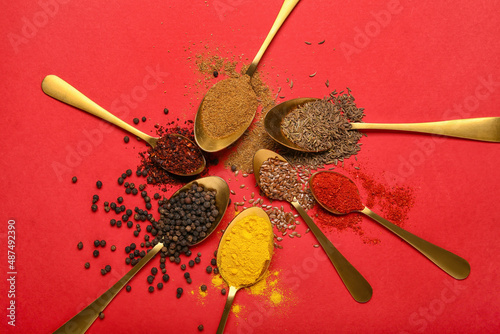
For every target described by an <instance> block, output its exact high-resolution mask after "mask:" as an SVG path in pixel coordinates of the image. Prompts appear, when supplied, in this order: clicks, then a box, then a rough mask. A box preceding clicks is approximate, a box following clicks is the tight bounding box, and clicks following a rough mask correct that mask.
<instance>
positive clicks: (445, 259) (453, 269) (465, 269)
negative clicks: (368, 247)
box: [309, 171, 470, 279]
mask: <svg viewBox="0 0 500 334" xmlns="http://www.w3.org/2000/svg"><path fill="white" fill-rule="evenodd" d="M324 173H331V174H332V175H335V176H337V177H339V178H344V179H345V180H349V181H350V182H352V184H354V186H355V183H354V182H353V181H352V180H351V179H350V178H348V177H347V176H345V175H343V174H340V173H337V172H333V171H321V172H316V173H314V174H313V175H312V176H311V178H310V179H309V186H310V187H309V188H310V189H311V192H312V194H313V196H314V198H315V199H316V201H317V202H318V203H319V204H320V205H321V206H322V207H323V208H324V209H325V210H327V211H329V212H331V213H333V214H347V213H350V212H360V213H363V214H365V215H366V216H368V217H370V218H372V219H373V220H375V221H376V222H378V223H379V224H381V225H382V226H384V227H385V228H386V229H388V230H389V231H391V232H392V233H394V234H395V235H397V236H398V237H400V238H401V239H402V240H404V241H406V242H407V243H408V244H409V245H410V246H412V247H413V248H415V249H416V250H417V251H419V252H420V253H422V254H423V255H424V256H425V257H427V258H428V259H429V260H431V261H432V262H433V263H434V264H435V265H437V266H438V267H439V268H441V269H442V270H443V271H445V272H446V273H447V274H448V275H450V276H452V277H453V278H455V279H465V278H466V277H467V276H469V273H470V265H469V263H468V262H467V261H466V260H464V259H463V258H461V257H459V256H457V255H455V254H453V253H451V252H449V251H447V250H445V249H443V248H441V247H438V246H436V245H434V244H432V243H430V242H428V241H426V240H423V239H421V238H419V237H417V236H416V235H414V234H412V233H410V232H408V231H406V230H404V229H402V228H401V227H399V226H397V225H394V224H393V223H391V222H389V221H388V220H386V219H384V218H382V217H380V216H379V215H377V214H376V213H374V212H373V211H371V210H370V209H368V208H367V207H365V206H364V205H362V206H363V208H362V209H360V210H352V211H350V212H346V213H340V212H339V211H338V210H335V209H334V208H332V206H331V205H327V204H326V203H324V202H323V201H322V198H321V196H318V194H317V193H316V192H315V190H314V186H313V183H314V178H316V177H318V175H321V174H324ZM355 195H357V196H359V191H358V189H357V188H356V194H355Z"/></svg>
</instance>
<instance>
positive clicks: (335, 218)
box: [315, 206, 380, 244]
mask: <svg viewBox="0 0 500 334" xmlns="http://www.w3.org/2000/svg"><path fill="white" fill-rule="evenodd" d="M315 221H317V222H318V223H320V224H321V225H322V226H325V227H327V228H330V229H336V230H337V231H342V232H343V231H346V230H352V231H353V232H354V233H356V234H357V235H359V236H360V237H361V239H362V240H363V243H365V244H370V243H371V244H378V243H379V242H380V239H378V238H371V237H368V236H366V235H365V231H364V230H363V228H362V226H361V222H362V214H361V213H358V212H353V213H351V214H348V215H335V214H333V213H331V212H328V211H326V210H325V209H323V208H322V207H320V206H318V207H317V211H316V215H315Z"/></svg>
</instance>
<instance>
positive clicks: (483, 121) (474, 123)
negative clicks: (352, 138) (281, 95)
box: [264, 97, 500, 152]
mask: <svg viewBox="0 0 500 334" xmlns="http://www.w3.org/2000/svg"><path fill="white" fill-rule="evenodd" d="M318 100H320V99H316V98H308V97H305V98H298V99H292V100H288V101H285V102H283V103H280V104H278V105H277V106H275V107H274V108H272V109H271V110H269V111H268V112H267V114H266V116H265V118H264V128H265V129H266V131H267V133H268V134H269V135H270V136H271V137H272V138H273V139H274V140H276V141H277V142H278V143H280V144H282V145H284V146H286V147H288V148H291V149H294V150H297V151H303V152H316V151H308V150H306V149H304V148H302V147H300V146H298V145H297V144H295V143H294V142H292V141H291V140H290V139H288V138H287V137H286V136H285V135H284V134H283V132H282V130H281V122H282V120H283V118H284V117H285V116H286V115H288V113H290V112H291V111H293V110H294V109H295V108H297V107H300V106H302V105H303V104H305V103H308V102H314V101H318ZM350 124H351V129H352V130H362V129H371V130H396V131H409V132H420V133H429V134H436V135H442V136H449V137H458V138H465V139H473V140H480V141H489V142H496V143H498V142H500V117H481V118H468V119H467V118H466V119H457V120H451V121H441V122H425V123H394V124H391V123H388V124H385V123H350Z"/></svg>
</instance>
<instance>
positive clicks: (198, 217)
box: [151, 183, 219, 263]
mask: <svg viewBox="0 0 500 334" xmlns="http://www.w3.org/2000/svg"><path fill="white" fill-rule="evenodd" d="M215 196H216V192H215V191H214V190H207V189H205V188H204V187H203V186H202V185H198V184H196V183H193V185H192V186H191V188H190V189H189V190H187V191H182V192H180V193H179V194H177V195H176V196H174V197H172V198H171V199H169V200H160V201H158V204H159V205H160V208H159V209H158V211H159V212H160V219H159V220H158V221H156V222H153V223H152V225H153V228H152V230H151V235H153V236H154V237H155V239H154V240H153V241H152V244H153V245H156V244H158V243H159V242H161V243H163V245H164V247H163V248H162V250H161V254H160V256H161V257H162V258H169V259H170V261H171V262H176V263H180V257H179V256H180V254H182V253H184V254H186V255H188V254H191V252H190V250H189V246H190V245H192V244H195V243H197V242H198V241H201V240H202V239H203V238H205V237H206V236H207V232H208V231H210V228H211V227H212V224H213V223H214V222H215V220H216V218H217V216H218V215H219V210H218V209H217V206H216V204H215ZM195 261H199V260H195Z"/></svg>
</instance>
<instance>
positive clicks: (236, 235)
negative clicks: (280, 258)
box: [217, 215, 273, 287]
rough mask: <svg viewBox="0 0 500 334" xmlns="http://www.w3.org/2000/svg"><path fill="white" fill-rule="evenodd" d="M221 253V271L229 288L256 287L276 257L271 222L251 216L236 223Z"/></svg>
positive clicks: (231, 227) (231, 228)
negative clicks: (274, 256)
mask: <svg viewBox="0 0 500 334" xmlns="http://www.w3.org/2000/svg"><path fill="white" fill-rule="evenodd" d="M232 224H235V225H234V226H230V230H229V231H227V233H229V235H226V234H225V235H224V236H223V237H222V240H221V244H220V245H219V250H218V251H217V257H218V266H219V271H220V273H221V275H222V277H223V278H224V280H225V281H226V283H227V284H228V285H229V286H234V287H243V286H247V285H251V284H254V283H255V282H257V280H258V279H259V278H260V276H261V274H262V273H263V272H264V271H265V270H266V269H267V265H268V263H269V262H270V261H271V257H272V247H270V244H271V245H272V241H273V230H272V227H271V224H270V223H269V221H268V220H266V219H264V218H262V217H259V216H255V215H252V216H247V217H245V218H242V219H241V220H239V221H235V222H233V223H232Z"/></svg>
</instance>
